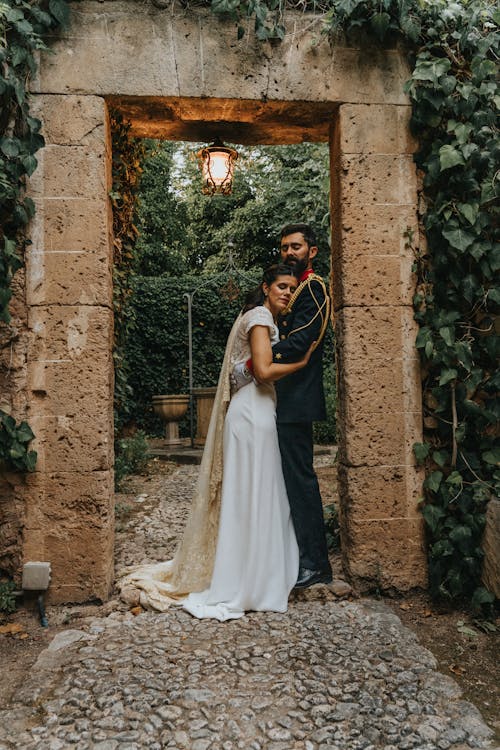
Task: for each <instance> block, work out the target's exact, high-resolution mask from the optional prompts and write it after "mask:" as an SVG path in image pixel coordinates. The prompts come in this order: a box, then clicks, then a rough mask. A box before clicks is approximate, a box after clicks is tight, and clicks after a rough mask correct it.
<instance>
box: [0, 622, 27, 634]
mask: <svg viewBox="0 0 500 750" xmlns="http://www.w3.org/2000/svg"><path fill="white" fill-rule="evenodd" d="M23 630H24V628H23V626H22V625H19V624H18V623H17V622H9V623H8V624H7V625H0V633H5V634H7V635H8V634H12V633H21V632H22V631H23Z"/></svg>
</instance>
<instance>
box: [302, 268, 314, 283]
mask: <svg viewBox="0 0 500 750" xmlns="http://www.w3.org/2000/svg"><path fill="white" fill-rule="evenodd" d="M313 273H314V271H313V270H312V268H308V269H307V270H305V271H304V273H303V274H302V276H301V277H300V279H299V281H300V282H302V281H305V280H306V279H307V278H308V277H309V276H312V274H313Z"/></svg>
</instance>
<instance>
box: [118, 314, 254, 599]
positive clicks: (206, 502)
mask: <svg viewBox="0 0 500 750" xmlns="http://www.w3.org/2000/svg"><path fill="white" fill-rule="evenodd" d="M240 319H241V315H240V316H239V317H238V318H237V319H236V321H235V323H234V325H233V327H232V329H231V332H230V334H229V337H228V340H227V344H226V350H225V354H224V360H223V362H222V367H221V371H220V375H219V382H218V385H217V392H216V395H215V400H214V405H213V409H212V416H211V418H210V425H209V428H208V433H207V439H206V442H205V447H204V450H203V457H202V460H201V465H200V472H199V476H198V480H197V483H196V487H195V491H194V495H193V499H192V503H191V508H190V512H189V516H188V520H187V523H186V528H185V530H184V534H183V537H182V540H181V542H180V544H179V546H178V548H177V551H176V553H175V556H174V559H173V560H169V561H168V562H163V563H156V564H153V565H144V566H141V567H140V568H138V569H136V570H135V571H133V572H132V573H129V574H128V575H127V576H126V577H125V578H123V579H122V580H121V581H119V582H118V587H119V589H120V591H121V594H122V597H123V598H124V599H125V600H126V601H130V600H131V599H133V598H134V597H133V596H132V597H131V595H130V590H131V589H140V603H141V604H142V605H143V606H144V607H146V608H149V607H153V608H154V609H157V610H160V611H164V610H166V609H167V608H168V606H169V605H170V604H172V603H173V602H175V601H178V600H179V599H181V598H184V597H185V596H186V595H187V594H188V593H192V592H195V591H203V590H204V589H206V588H208V586H209V585H210V581H211V578H212V571H213V566H214V559H215V550H216V546H217V534H218V526H219V513H220V500H221V489H222V470H223V435H224V419H225V416H226V411H227V407H228V404H229V401H230V398H231V393H230V384H229V374H230V372H231V368H232V357H231V355H232V352H233V346H234V341H235V338H236V333H237V330H238V326H239V323H240ZM136 599H137V598H136Z"/></svg>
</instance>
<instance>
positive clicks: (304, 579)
mask: <svg viewBox="0 0 500 750" xmlns="http://www.w3.org/2000/svg"><path fill="white" fill-rule="evenodd" d="M331 580H332V573H331V571H330V570H309V568H300V570H299V577H298V578H297V583H296V584H295V588H296V589H306V588H307V587H308V586H313V585H314V584H315V583H331Z"/></svg>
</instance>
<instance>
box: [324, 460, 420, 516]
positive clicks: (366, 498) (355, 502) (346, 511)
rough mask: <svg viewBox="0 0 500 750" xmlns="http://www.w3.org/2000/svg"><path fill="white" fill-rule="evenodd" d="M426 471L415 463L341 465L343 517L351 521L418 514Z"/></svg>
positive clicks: (339, 469)
mask: <svg viewBox="0 0 500 750" xmlns="http://www.w3.org/2000/svg"><path fill="white" fill-rule="evenodd" d="M423 479H424V477H423V472H422V470H421V469H416V468H415V467H413V466H369V467H368V466H361V467H356V468H350V467H347V466H344V465H343V464H339V468H338V481H339V495H340V498H341V504H342V514H343V518H344V519H346V523H347V524H348V525H349V521H350V520H351V519H352V520H353V521H373V520H377V519H378V520H395V519H397V518H399V519H401V518H406V517H408V516H415V514H416V513H417V508H418V503H419V500H420V498H421V496H422V482H423Z"/></svg>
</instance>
